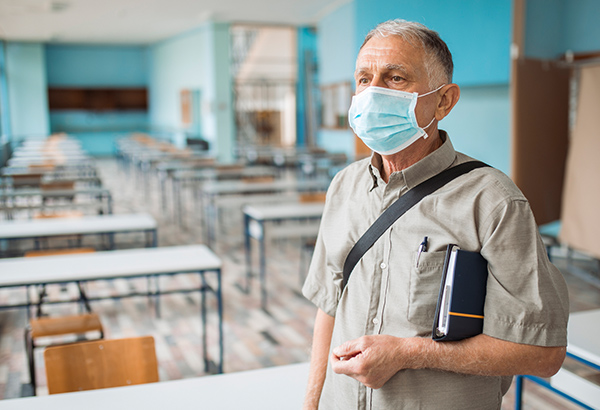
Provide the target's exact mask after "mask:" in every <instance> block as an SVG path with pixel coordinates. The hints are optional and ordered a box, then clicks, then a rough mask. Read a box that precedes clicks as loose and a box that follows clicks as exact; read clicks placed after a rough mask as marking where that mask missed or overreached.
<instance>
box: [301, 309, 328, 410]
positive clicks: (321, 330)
mask: <svg viewBox="0 0 600 410" xmlns="http://www.w3.org/2000/svg"><path fill="white" fill-rule="evenodd" d="M334 322H335V318H334V317H332V316H329V315H328V314H326V313H325V312H323V311H322V310H321V309H319V310H318V312H317V317H316V319H315V328H314V331H313V345H312V352H311V357H310V373H309V376H308V385H307V388H306V396H305V398H304V409H305V410H309V409H317V408H318V407H319V399H320V398H321V391H322V390H323V383H324V382H325V374H326V373H327V361H328V359H329V348H330V345H331V334H332V333H333V324H334Z"/></svg>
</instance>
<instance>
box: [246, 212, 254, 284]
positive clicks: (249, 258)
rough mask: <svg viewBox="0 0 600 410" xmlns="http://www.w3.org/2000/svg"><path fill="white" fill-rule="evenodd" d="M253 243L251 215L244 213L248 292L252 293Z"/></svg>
mask: <svg viewBox="0 0 600 410" xmlns="http://www.w3.org/2000/svg"><path fill="white" fill-rule="evenodd" d="M251 246H252V243H251V238H250V216H248V215H247V214H244V249H245V251H246V289H245V291H246V293H250V282H251V279H252V247H251Z"/></svg>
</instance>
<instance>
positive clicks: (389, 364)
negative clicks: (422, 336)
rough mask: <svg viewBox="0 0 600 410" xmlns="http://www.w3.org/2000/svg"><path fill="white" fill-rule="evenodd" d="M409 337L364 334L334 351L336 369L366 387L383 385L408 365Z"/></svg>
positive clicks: (332, 365)
mask: <svg viewBox="0 0 600 410" xmlns="http://www.w3.org/2000/svg"><path fill="white" fill-rule="evenodd" d="M409 340H410V339H401V338H398V337H394V336H388V335H375V336H363V337H361V338H358V339H355V340H351V341H349V342H346V343H344V344H342V345H340V346H338V347H336V348H335V349H333V352H332V354H331V357H330V360H331V367H332V369H333V371H334V372H335V373H338V374H345V375H347V376H350V377H352V378H354V379H356V380H358V381H359V382H361V383H362V384H364V385H365V386H367V387H371V388H373V389H378V388H380V387H382V386H383V385H384V384H385V383H386V382H387V381H388V380H389V379H390V378H391V377H392V376H393V375H395V374H396V373H397V372H398V371H399V370H402V369H405V368H407V367H409V360H410V354H407V353H408V352H407V350H406V347H407V344H408V343H409Z"/></svg>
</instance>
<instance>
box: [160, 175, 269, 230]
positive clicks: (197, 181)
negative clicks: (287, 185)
mask: <svg viewBox="0 0 600 410" xmlns="http://www.w3.org/2000/svg"><path fill="white" fill-rule="evenodd" d="M277 173H278V171H277V169H276V168H274V167H266V166H254V167H243V168H240V169H235V168H233V169H227V168H218V167H217V168H215V167H214V166H213V167H211V168H206V169H195V170H192V169H189V170H180V171H178V172H175V173H173V174H172V175H171V185H172V189H173V202H174V206H173V208H174V211H175V218H176V219H178V220H179V223H180V224H183V207H182V196H183V193H182V189H181V187H182V186H183V184H185V183H186V182H192V183H194V186H193V187H192V198H196V197H198V196H201V195H199V190H200V189H201V187H202V185H203V184H204V183H206V182H207V181H224V180H230V181H236V182H238V181H241V180H242V179H244V178H249V179H252V178H260V177H271V178H276V177H277Z"/></svg>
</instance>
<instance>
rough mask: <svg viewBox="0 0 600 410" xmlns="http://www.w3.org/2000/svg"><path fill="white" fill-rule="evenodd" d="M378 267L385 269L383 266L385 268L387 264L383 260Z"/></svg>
mask: <svg viewBox="0 0 600 410" xmlns="http://www.w3.org/2000/svg"><path fill="white" fill-rule="evenodd" d="M379 267H380V268H381V269H385V268H387V265H386V264H385V262H381V265H379Z"/></svg>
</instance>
